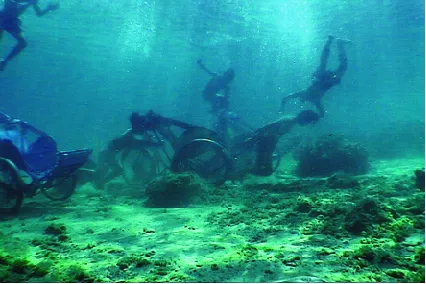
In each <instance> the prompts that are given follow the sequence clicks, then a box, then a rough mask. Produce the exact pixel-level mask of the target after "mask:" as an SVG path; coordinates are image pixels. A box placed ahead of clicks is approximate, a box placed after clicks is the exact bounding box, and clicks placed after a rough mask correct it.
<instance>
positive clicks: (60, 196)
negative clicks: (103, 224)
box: [40, 174, 77, 201]
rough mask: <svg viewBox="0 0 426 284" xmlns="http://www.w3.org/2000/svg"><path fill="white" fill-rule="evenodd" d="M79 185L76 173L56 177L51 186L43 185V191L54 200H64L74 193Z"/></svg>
mask: <svg viewBox="0 0 426 284" xmlns="http://www.w3.org/2000/svg"><path fill="white" fill-rule="evenodd" d="M76 185H77V177H76V175H75V174H74V175H71V176H69V177H66V178H60V179H56V180H54V181H53V182H52V184H50V185H49V186H42V187H41V188H40V189H41V193H42V194H43V195H44V196H46V197H47V198H49V199H50V200H54V201H64V200H67V199H68V198H70V197H71V195H73V193H74V191H75V188H76Z"/></svg>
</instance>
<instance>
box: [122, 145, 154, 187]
mask: <svg viewBox="0 0 426 284" xmlns="http://www.w3.org/2000/svg"><path fill="white" fill-rule="evenodd" d="M119 165H120V167H121V168H122V170H123V178H124V180H125V181H126V182H127V183H128V184H130V185H140V184H145V183H147V182H149V181H151V180H152V179H153V178H154V177H155V176H156V173H157V167H158V165H157V161H156V160H155V159H154V157H153V156H152V155H151V153H149V152H148V151H147V150H146V149H142V148H141V149H125V150H123V152H122V153H121V156H120V158H119Z"/></svg>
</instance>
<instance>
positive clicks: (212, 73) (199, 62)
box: [197, 59, 217, 76]
mask: <svg viewBox="0 0 426 284" xmlns="http://www.w3.org/2000/svg"><path fill="white" fill-rule="evenodd" d="M197 63H198V65H200V67H201V69H203V70H204V71H206V73H207V74H209V75H210V76H217V73H214V72H212V71H210V70H209V69H207V67H206V66H205V65H204V64H203V63H202V62H201V59H199V60H197Z"/></svg>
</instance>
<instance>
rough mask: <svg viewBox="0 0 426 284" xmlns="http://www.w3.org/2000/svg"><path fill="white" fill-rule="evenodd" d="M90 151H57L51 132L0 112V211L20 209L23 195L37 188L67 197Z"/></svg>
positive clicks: (59, 197) (54, 197) (53, 196)
mask: <svg viewBox="0 0 426 284" xmlns="http://www.w3.org/2000/svg"><path fill="white" fill-rule="evenodd" d="M91 152H92V150H90V149H82V150H73V151H58V149H57V145H56V142H55V140H54V139H53V138H52V137H51V136H49V135H47V134H46V133H44V132H43V131H40V130H38V129H36V128H35V127H33V126H31V125H29V124H28V123H26V122H24V121H21V120H18V119H12V118H11V117H9V116H8V115H6V114H3V113H0V213H3V214H5V213H13V212H17V211H19V209H20V207H21V205H22V202H23V199H24V196H27V197H32V196H34V195H35V194H37V193H38V192H40V191H41V193H42V194H44V195H45V196H46V197H48V198H49V199H51V200H66V199H68V198H69V197H70V196H71V195H72V194H73V192H74V190H75V188H76V172H77V170H78V169H79V168H80V167H81V166H82V165H83V164H84V163H86V161H87V160H88V158H89V155H90V154H91Z"/></svg>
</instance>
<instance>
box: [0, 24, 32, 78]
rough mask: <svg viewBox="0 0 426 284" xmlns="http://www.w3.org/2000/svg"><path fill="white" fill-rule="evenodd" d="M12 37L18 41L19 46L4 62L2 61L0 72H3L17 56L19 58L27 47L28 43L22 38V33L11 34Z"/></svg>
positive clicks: (17, 45) (0, 62) (16, 46)
mask: <svg viewBox="0 0 426 284" xmlns="http://www.w3.org/2000/svg"><path fill="white" fill-rule="evenodd" d="M11 35H12V36H13V37H14V38H15V39H16V41H17V44H16V45H15V47H14V48H13V49H12V51H11V52H10V53H9V54H8V55H7V56H6V57H5V58H4V59H2V60H0V71H3V70H4V68H5V67H6V64H7V63H8V62H9V61H10V60H11V59H12V58H14V57H15V56H17V55H18V54H19V53H20V52H21V51H22V50H23V49H24V48H25V47H26V46H27V42H26V40H25V39H24V37H23V36H22V34H21V32H17V33H11Z"/></svg>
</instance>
